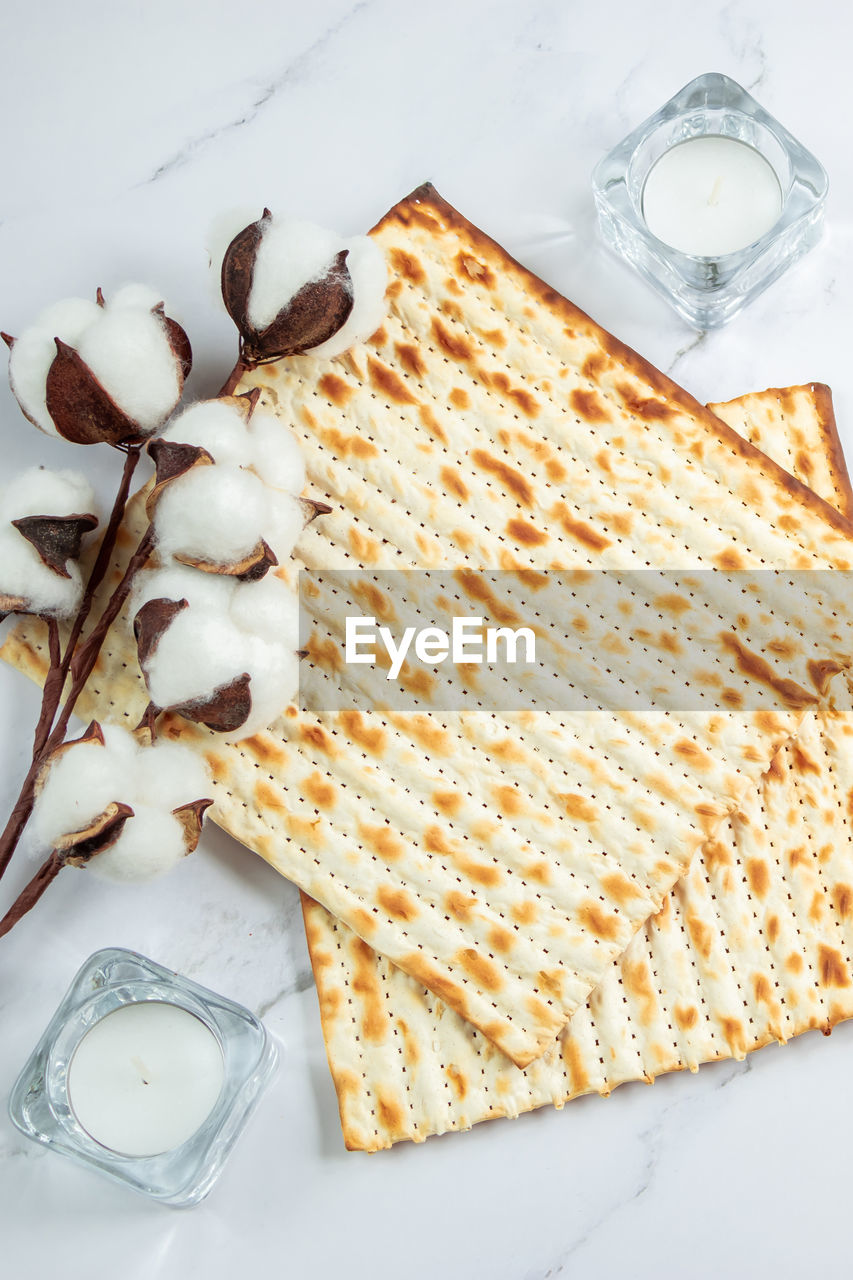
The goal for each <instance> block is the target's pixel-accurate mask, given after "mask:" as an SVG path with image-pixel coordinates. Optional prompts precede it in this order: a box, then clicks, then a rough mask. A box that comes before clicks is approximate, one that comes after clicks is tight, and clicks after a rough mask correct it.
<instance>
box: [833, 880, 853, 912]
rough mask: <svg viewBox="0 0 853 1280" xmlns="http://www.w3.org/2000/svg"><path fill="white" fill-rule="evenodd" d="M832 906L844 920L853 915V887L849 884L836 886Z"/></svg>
mask: <svg viewBox="0 0 853 1280" xmlns="http://www.w3.org/2000/svg"><path fill="white" fill-rule="evenodd" d="M832 905H833V906H834V907H835V910H836V911H837V912H838V914H839V915H840V916H841V919H842V920H846V919H847V918H848V916H850V915H851V914H853V886H851V885H849V884H836V885H834V886H833V889H832Z"/></svg>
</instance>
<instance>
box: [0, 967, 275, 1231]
mask: <svg viewBox="0 0 853 1280" xmlns="http://www.w3.org/2000/svg"><path fill="white" fill-rule="evenodd" d="M276 1058H277V1053H276V1049H275V1045H274V1044H273V1042H272V1040H271V1039H270V1037H269V1035H268V1034H267V1032H266V1030H265V1029H264V1026H263V1024H262V1023H261V1022H259V1021H258V1019H257V1018H256V1017H255V1016H254V1014H252V1013H250V1011H249V1010H248V1009H245V1008H243V1006H242V1005H239V1004H235V1003H234V1001H233V1000H228V999H227V998H226V997H225V996H221V995H217V993H216V992H215V991H210V990H208V988H207V987H201V986H199V984H198V983H196V982H191V981H190V979H189V978H184V977H182V976H181V975H180V974H178V973H174V972H173V971H172V970H171V969H164V968H163V966H162V965H159V964H157V963H156V962H155V961H154V960H149V959H148V958H147V957H146V956H141V955H139V954H138V953H137V952H135V951H125V950H122V949H121V948H119V947H110V948H107V949H106V950H104V951H97V952H95V954H94V955H93V956H90V957H89V959H88V960H87V961H86V963H85V964H84V965H83V967H82V968H81V969H80V972H79V973H78V974H77V976H76V978H75V979H74V981H73V982H72V984H71V986H70V987H69V989H68V991H67V992H66V993H65V997H64V998H63V1000H62V1002H61V1003H60V1005H59V1008H58V1009H57V1010H56V1013H55V1014H54V1015H53V1017H52V1018H51V1020H50V1022H49V1023H48V1025H47V1027H46V1028H45V1031H44V1034H43V1035H42V1037H41V1039H40V1040H39V1042H38V1044H37V1045H36V1047H35V1049H34V1050H33V1052H32V1053H31V1054H30V1057H29V1059H28V1060H27V1063H26V1065H25V1066H24V1069H23V1071H22V1072H21V1074H20V1076H19V1077H18V1079H17V1081H16V1083H15V1086H14V1088H13V1089H12V1096H11V1098H10V1099H9V1114H10V1116H11V1118H12V1120H13V1122H14V1123H15V1124H16V1125H17V1126H18V1128H19V1129H20V1130H21V1132H22V1133H24V1134H26V1135H27V1137H28V1138H32V1139H33V1140H34V1141H35V1142H41V1143H43V1144H44V1145H45V1146H46V1147H49V1148H51V1149H52V1150H54V1151H59V1152H61V1153H62V1154H63V1155H66V1156H69V1157H71V1159H73V1160H76V1161H78V1162H79V1163H80V1164H82V1165H85V1166H87V1167H88V1168H90V1169H95V1170H97V1171H99V1172H100V1173H103V1174H105V1175H106V1176H107V1177H109V1178H113V1179H115V1180H116V1181H118V1182H121V1183H124V1184H125V1185H126V1186H129V1187H132V1188H133V1189H134V1190H136V1191H139V1192H141V1193H142V1194H143V1195H146V1196H151V1197H152V1199H155V1200H158V1201H160V1202H161V1203H163V1204H171V1205H181V1206H183V1205H190V1204H196V1203H197V1202H198V1201H199V1200H201V1198H202V1197H203V1196H206V1195H207V1193H208V1191H209V1190H210V1188H211V1187H212V1186H213V1183H214V1182H215V1180H216V1178H217V1177H218V1176H219V1172H220V1170H221V1169H222V1165H223V1162H224V1160H225V1159H226V1157H227V1155H228V1152H229V1151H230V1150H231V1148H232V1147H233V1145H234V1143H235V1142H236V1140H237V1138H238V1137H239V1135H240V1133H241V1132H242V1130H243V1126H244V1125H245V1123H246V1121H247V1119H248V1117H249V1115H250V1114H251V1112H252V1109H253V1108H254V1106H255V1105H256V1103H257V1101H258V1098H259V1097H260V1095H261V1093H262V1092H263V1090H264V1089H265V1088H266V1086H267V1084H268V1083H269V1081H270V1078H271V1076H272V1073H273V1071H274V1069H275V1064H276Z"/></svg>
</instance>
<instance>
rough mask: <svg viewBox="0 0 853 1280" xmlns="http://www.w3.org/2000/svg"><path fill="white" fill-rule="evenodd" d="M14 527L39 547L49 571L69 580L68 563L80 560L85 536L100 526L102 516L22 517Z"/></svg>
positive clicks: (37, 549) (14, 521) (38, 549)
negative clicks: (99, 521)
mask: <svg viewBox="0 0 853 1280" xmlns="http://www.w3.org/2000/svg"><path fill="white" fill-rule="evenodd" d="M12 524H13V525H14V527H15V528H16V529H17V530H18V532H19V533H20V534H22V536H23V537H25V538H26V540H27V542H29V543H30V544H31V545H32V546H33V547H35V549H36V551H37V552H38V553H39V556H40V557H41V559H42V562H43V563H44V564H46V565H47V567H48V569H52V570H53V571H54V573H58V574H59V575H60V577H62V578H69V577H70V576H71V575H70V574H69V572H68V570H67V569H66V567H65V562H66V560H77V559H79V557H80V548H81V545H82V542H83V535H84V534H86V533H91V532H92V530H93V529H96V528H97V527H98V517H97V516H95V515H92V514H91V512H89V513H87V514H86V515H70V516H22V517H21V518H20V519H19V520H13V521H12Z"/></svg>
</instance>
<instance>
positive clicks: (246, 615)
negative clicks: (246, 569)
mask: <svg viewBox="0 0 853 1280" xmlns="http://www.w3.org/2000/svg"><path fill="white" fill-rule="evenodd" d="M231 618H232V620H233V621H234V623H235V624H236V625H237V626H238V627H239V628H240V630H241V631H246V632H248V633H249V634H251V635H256V636H260V637H261V639H263V640H266V641H268V642H270V643H271V644H276V645H280V646H281V647H282V648H283V649H289V650H294V651H295V650H296V649H298V648H299V599H298V597H297V595H296V593H295V592H294V591H291V589H290V587H288V586H286V585H285V583H283V582H282V581H281V579H280V578H275V577H273V575H272V574H271V573H268V574H267V575H266V577H265V578H261V580H260V582H241V583H239V584H238V585H237V587H236V589H235V591H234V595H233V598H232V601H231Z"/></svg>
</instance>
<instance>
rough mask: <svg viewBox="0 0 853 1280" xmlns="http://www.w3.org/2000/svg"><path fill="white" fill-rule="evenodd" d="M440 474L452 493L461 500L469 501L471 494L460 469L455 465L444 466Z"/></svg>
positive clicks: (447, 488) (445, 485) (446, 487)
mask: <svg viewBox="0 0 853 1280" xmlns="http://www.w3.org/2000/svg"><path fill="white" fill-rule="evenodd" d="M440 475H441V479H442V483H443V484H444V487H445V489H446V490H447V492H448V493H452V494H453V496H454V498H458V499H459V501H460V502H467V501H468V497H469V496H470V495H469V493H468V490H467V488H466V487H465V484H464V483H463V480H462V477H461V476H460V474H459V472H458V471H456V470H455V469H454V468H453V467H442V468H441V472H440Z"/></svg>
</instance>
